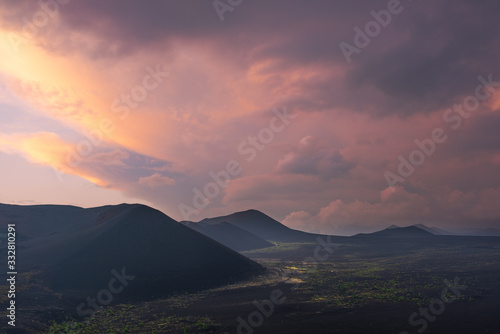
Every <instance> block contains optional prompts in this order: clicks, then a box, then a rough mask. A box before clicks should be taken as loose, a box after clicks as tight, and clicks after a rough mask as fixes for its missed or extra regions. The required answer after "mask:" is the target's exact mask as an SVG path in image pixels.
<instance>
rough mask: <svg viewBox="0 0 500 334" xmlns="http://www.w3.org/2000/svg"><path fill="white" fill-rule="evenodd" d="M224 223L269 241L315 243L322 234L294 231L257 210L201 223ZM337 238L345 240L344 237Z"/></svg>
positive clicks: (204, 220)
mask: <svg viewBox="0 0 500 334" xmlns="http://www.w3.org/2000/svg"><path fill="white" fill-rule="evenodd" d="M222 222H227V223H230V224H232V225H234V226H237V227H239V228H240V229H243V230H246V231H248V232H250V233H252V234H254V235H256V236H258V237H260V238H262V239H264V240H268V241H281V242H301V241H303V242H307V241H312V242H314V241H315V240H316V238H317V237H318V236H320V234H313V233H307V232H302V231H297V230H293V229H291V228H289V227H286V226H285V225H283V224H281V223H280V222H278V221H277V220H275V219H273V218H271V217H269V216H267V215H266V214H264V213H262V212H260V211H257V210H248V211H242V212H236V213H233V214H230V215H227V216H222V217H215V218H206V219H203V220H201V221H200V222H199V223H201V224H210V225H215V224H218V223H222ZM336 238H339V239H344V238H343V237H336Z"/></svg>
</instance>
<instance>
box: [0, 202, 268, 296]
mask: <svg viewBox="0 0 500 334" xmlns="http://www.w3.org/2000/svg"><path fill="white" fill-rule="evenodd" d="M11 222H16V228H17V230H18V231H19V232H20V233H22V234H24V235H25V236H26V238H25V240H24V241H19V242H18V252H17V260H18V261H17V262H18V271H19V272H27V271H31V270H35V269H41V278H42V279H43V280H44V281H45V282H46V284H47V285H48V286H49V287H51V288H52V289H54V290H55V291H60V292H62V293H64V294H65V295H66V296H71V297H72V299H73V300H74V302H75V303H79V302H81V298H85V297H87V296H95V295H96V294H97V293H98V292H99V291H100V290H102V289H106V288H107V287H108V284H109V282H110V279H112V278H113V275H112V273H111V271H112V270H113V269H114V270H116V271H117V272H118V273H120V272H121V271H122V268H125V272H126V274H127V275H132V276H135V278H134V279H133V280H131V281H130V282H129V284H128V286H127V287H126V288H125V289H124V290H123V292H121V293H120V294H119V295H117V296H114V297H115V298H117V299H122V298H123V299H128V298H150V297H156V296H164V295H168V294H171V293H173V292H175V291H192V290H197V289H201V288H208V287H212V286H216V285H221V284H223V283H226V282H232V281H235V280H237V279H242V278H247V277H249V276H251V275H253V274H255V273H257V272H259V271H260V270H262V267H261V266H260V265H258V264H256V263H255V262H253V261H251V260H249V259H247V258H246V257H244V256H242V255H241V254H239V253H237V252H235V251H233V250H231V249H229V248H227V247H224V246H223V245H221V244H219V243H218V242H216V241H214V240H212V239H210V238H208V237H206V236H204V235H202V234H200V233H198V232H195V231H193V230H192V229H190V228H188V227H185V226H183V225H181V224H179V223H177V222H176V221H174V220H173V219H171V218H170V217H168V216H166V215H165V214H163V213H162V212H160V211H157V210H155V209H152V208H149V207H147V206H144V205H137V204H134V205H128V204H122V205H118V206H106V207H101V208H93V209H81V208H75V207H65V206H31V207H19V206H17V207H14V206H5V205H2V206H0V226H2V227H3V226H6V225H7V223H11Z"/></svg>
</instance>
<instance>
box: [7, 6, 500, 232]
mask: <svg viewBox="0 0 500 334" xmlns="http://www.w3.org/2000/svg"><path fill="white" fill-rule="evenodd" d="M221 4H222V5H221ZM499 11H500V3H498V2H497V1H493V0H486V1H480V2H478V1H475V2H474V1H471V0H460V1H446V0H439V1H432V2H430V1H427V2H426V1H401V2H400V1H396V0H389V1H364V2H353V1H351V2H347V1H323V0H316V1H308V2H304V1H298V0H292V1H290V0H288V1H285V0H274V1H264V0H255V1H254V0H252V1H241V2H240V1H225V0H220V1H214V2H212V1H202V0H190V1H176V2H173V1H171V2H159V1H141V2H139V1H132V0H125V1H123V0H120V1H119V0H110V1H97V0H90V1H81V0H71V1H68V0H43V1H40V2H36V1H28V0H21V1H15V2H14V1H4V2H2V3H1V4H0V22H1V23H0V56H1V57H2V62H1V63H0V117H1V118H2V123H1V124H0V159H1V167H0V171H1V180H2V181H1V182H2V185H3V188H2V189H4V191H3V193H2V194H1V197H0V201H1V202H5V203H7V202H8V203H47V202H53V203H60V204H76V205H81V206H89V205H105V204H111V203H119V202H124V201H126V202H142V203H145V204H148V205H152V206H154V207H156V208H159V209H161V210H163V211H164V212H165V213H166V214H168V215H170V216H172V217H173V218H175V219H191V220H198V219H202V218H204V217H207V216H215V215H219V214H228V213H231V212H234V211H238V210H246V209H249V208H255V209H259V210H262V211H264V212H266V213H268V214H270V215H271V216H273V217H275V218H277V219H279V220H284V223H285V224H287V225H289V226H290V227H295V228H300V229H304V230H308V231H318V232H328V233H346V234H350V233H355V232H358V231H366V230H374V229H376V228H380V227H387V226H389V225H391V224H401V225H407V224H413V223H420V222H425V223H427V224H430V225H434V226H437V227H441V228H445V229H446V228H454V227H467V226H476V225H477V226H484V227H489V226H498V224H499V222H500V206H498V203H499V202H500V188H499V187H500V178H499V177H498V176H497V175H498V168H499V167H500V136H499V135H498V128H499V126H500V118H499V116H498V109H499V107H500V68H499V65H498V57H499V56H500V43H498V36H500V22H499V21H498V18H497V16H498V12H499Z"/></svg>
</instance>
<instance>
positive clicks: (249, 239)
mask: <svg viewBox="0 0 500 334" xmlns="http://www.w3.org/2000/svg"><path fill="white" fill-rule="evenodd" d="M181 223H182V224H184V225H185V226H188V227H190V228H192V229H194V230H196V231H198V232H200V233H203V234H204V235H206V236H207V237H210V238H212V239H214V240H216V241H218V242H220V243H221V244H223V245H225V246H227V247H229V248H231V249H234V250H237V251H245V250H253V249H259V248H265V247H271V246H273V244H271V243H269V242H267V241H266V240H264V239H262V238H260V237H258V236H256V235H255V234H253V233H250V232H248V231H246V230H244V229H241V228H239V227H237V226H235V225H233V224H230V223H227V222H221V223H216V224H199V223H193V222H186V221H184V222H181Z"/></svg>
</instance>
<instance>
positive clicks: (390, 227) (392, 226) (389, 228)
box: [386, 224, 401, 230]
mask: <svg viewBox="0 0 500 334" xmlns="http://www.w3.org/2000/svg"><path fill="white" fill-rule="evenodd" d="M393 228H401V227H400V226H398V225H394V224H392V225H391V226H389V227H388V228H386V230H391V229H393Z"/></svg>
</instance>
